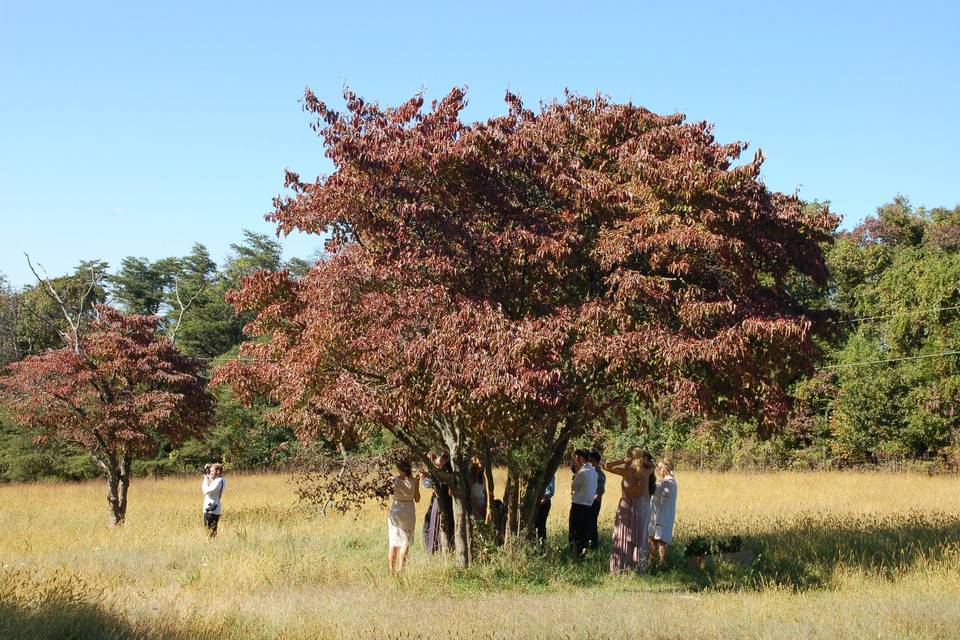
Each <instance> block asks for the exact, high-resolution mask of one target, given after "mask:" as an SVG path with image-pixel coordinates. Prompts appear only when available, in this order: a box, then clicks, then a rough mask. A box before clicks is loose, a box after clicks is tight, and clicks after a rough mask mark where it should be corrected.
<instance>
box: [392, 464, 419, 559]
mask: <svg viewBox="0 0 960 640" xmlns="http://www.w3.org/2000/svg"><path fill="white" fill-rule="evenodd" d="M397 471H398V473H397V475H395V476H394V477H392V478H390V486H391V489H392V493H393V503H392V504H391V505H390V513H389V514H388V515H387V533H388V536H387V537H388V539H389V542H390V551H389V553H388V554H387V564H388V565H389V567H390V574H391V575H396V574H398V573H400V572H401V571H403V565H404V563H406V561H407V552H408V551H409V550H410V544H411V543H412V542H413V528H414V526H416V521H417V514H416V507H414V503H416V502H420V476H414V475H413V469H412V468H411V466H410V463H409V462H408V461H406V460H401V461H400V462H398V463H397Z"/></svg>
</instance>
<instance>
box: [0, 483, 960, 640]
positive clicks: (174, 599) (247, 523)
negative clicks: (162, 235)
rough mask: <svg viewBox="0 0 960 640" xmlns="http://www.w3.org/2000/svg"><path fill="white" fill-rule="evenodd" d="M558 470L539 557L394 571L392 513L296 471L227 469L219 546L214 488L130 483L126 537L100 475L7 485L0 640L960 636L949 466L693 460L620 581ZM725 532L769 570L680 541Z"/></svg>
mask: <svg viewBox="0 0 960 640" xmlns="http://www.w3.org/2000/svg"><path fill="white" fill-rule="evenodd" d="M558 480H559V481H560V482H559V484H560V486H559V487H558V495H559V496H561V497H560V498H559V499H557V500H555V502H554V508H553V512H552V513H551V518H550V527H551V528H552V534H551V541H550V545H549V549H548V550H547V552H546V553H534V552H533V551H531V550H529V549H523V548H519V549H513V550H507V551H504V552H502V553H499V554H497V555H495V556H493V557H491V558H488V559H486V560H485V561H483V562H478V563H476V564H475V565H474V566H473V567H472V568H470V569H469V570H467V571H462V572H461V571H457V570H455V569H453V568H451V567H449V566H448V565H446V564H445V563H444V562H443V561H442V560H439V559H435V558H434V559H432V558H427V557H425V556H424V554H423V553H422V550H421V549H420V548H419V547H417V548H415V549H414V550H413V551H412V554H411V561H410V564H409V566H408V571H407V573H406V575H405V576H404V577H402V578H400V579H392V578H390V577H389V576H388V575H387V572H386V562H385V552H386V528H385V517H386V516H385V509H384V508H383V507H381V506H380V505H375V504H370V505H368V506H367V507H366V508H365V509H364V510H363V511H362V512H360V513H359V514H348V515H345V516H344V515H332V516H323V517H322V516H313V515H311V514H309V513H307V512H305V511H303V510H302V509H301V508H299V507H298V505H297V503H296V500H295V498H294V495H293V485H292V484H291V482H290V480H289V478H287V477H285V476H281V475H262V476H255V475H228V483H229V484H228V489H227V491H226V493H225V495H224V516H223V519H222V521H221V534H220V537H219V538H218V539H217V540H215V541H210V540H208V539H206V538H205V537H204V534H203V531H202V530H201V528H200V500H199V497H200V492H199V484H200V481H199V478H197V479H179V478H178V479H163V480H137V481H136V482H135V483H134V484H133V486H132V488H131V494H130V499H131V504H130V509H129V512H128V523H127V525H126V526H125V527H123V528H121V529H118V530H110V529H109V528H108V527H107V526H106V523H107V509H106V502H105V491H104V487H103V486H102V483H84V484H69V485H68V484H61V485H46V484H35V485H27V486H4V487H0V567H2V568H0V637H2V638H70V637H73V638H114V637H115V638H214V637H216V638H334V637H338V638H343V637H349V638H367V637H370V638H415V637H420V636H424V637H426V636H431V637H442V638H582V637H590V638H622V637H627V636H628V637H637V638H650V639H655V638H738V639H740V640H746V639H750V638H924V639H929V638H957V637H960V479H958V478H956V477H926V476H921V475H907V474H902V475H882V474H868V473H852V472H851V473H830V474H798V473H781V474H758V475H750V474H733V473H729V474H715V473H698V472H684V471H682V470H681V471H680V472H679V473H678V480H679V483H680V497H679V516H678V523H677V527H678V528H677V543H678V544H676V545H675V546H676V547H677V548H676V549H675V551H674V552H673V554H672V555H671V558H670V567H669V568H668V569H667V570H665V571H661V572H659V573H655V574H651V575H646V576H642V577H639V578H637V577H616V578H613V577H610V576H608V575H607V573H606V561H607V552H606V550H605V549H604V550H601V551H599V552H598V553H596V555H595V556H594V557H592V558H590V559H588V560H586V561H584V562H582V563H579V564H577V563H574V562H572V561H571V560H570V558H569V557H568V556H567V554H566V553H565V551H563V546H564V545H563V542H564V539H565V535H566V524H565V517H566V512H567V508H568V504H569V503H568V500H565V499H564V496H565V495H568V486H569V485H568V483H569V474H566V473H561V474H560V476H559V477H558ZM611 484H612V485H614V486H612V487H611V495H608V498H607V500H606V502H605V504H604V509H603V513H602V516H601V525H602V526H603V528H604V529H605V531H606V535H607V537H608V538H609V531H610V528H611V525H612V520H613V510H614V508H615V503H616V494H617V493H618V491H619V489H618V488H617V487H616V486H615V483H611ZM424 505H425V501H424V502H421V504H420V505H418V516H419V515H420V514H422V510H423V508H424ZM711 534H715V535H740V536H742V537H743V539H744V544H745V546H746V547H748V548H750V549H752V550H754V551H755V552H756V553H757V554H758V560H757V562H756V564H755V565H754V566H753V567H751V568H749V569H735V568H731V567H721V568H718V569H716V570H714V571H710V572H708V573H700V572H689V571H687V570H686V568H685V563H684V562H683V558H682V554H681V552H680V551H681V549H682V547H683V545H684V542H685V541H686V540H689V539H690V538H691V537H693V536H696V535H711ZM418 542H419V540H418ZM607 544H609V543H607Z"/></svg>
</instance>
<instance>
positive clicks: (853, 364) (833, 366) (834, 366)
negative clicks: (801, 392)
mask: <svg viewBox="0 0 960 640" xmlns="http://www.w3.org/2000/svg"><path fill="white" fill-rule="evenodd" d="M955 355H960V351H942V352H940V353H927V354H924V355H920V356H904V357H902V358H886V359H883V360H864V361H862V362H845V363H843V364H831V365H827V366H825V367H817V371H821V370H823V369H842V368H845V367H859V366H864V365H870V364H886V363H888V362H903V361H905V360H924V359H926V358H940V357H942V356H955Z"/></svg>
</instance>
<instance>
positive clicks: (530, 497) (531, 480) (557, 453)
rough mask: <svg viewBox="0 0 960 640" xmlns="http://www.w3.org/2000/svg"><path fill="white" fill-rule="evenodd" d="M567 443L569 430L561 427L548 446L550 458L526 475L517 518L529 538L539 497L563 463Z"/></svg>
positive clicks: (533, 534) (538, 504)
mask: <svg viewBox="0 0 960 640" xmlns="http://www.w3.org/2000/svg"><path fill="white" fill-rule="evenodd" d="M569 443H570V433H569V430H567V429H563V430H562V431H561V432H560V435H559V437H558V438H557V439H556V440H555V441H554V442H553V443H552V444H551V446H550V449H551V450H550V458H549V459H548V460H547V463H546V465H544V466H543V467H541V468H539V469H535V470H534V471H533V473H532V474H530V475H529V476H528V477H527V482H526V485H525V486H524V488H523V501H522V502H521V504H520V513H519V518H520V528H521V529H522V530H523V532H524V533H525V534H526V535H527V537H529V538H532V537H534V536H535V535H536V530H535V528H534V525H535V523H536V521H537V511H538V510H539V509H540V498H541V497H542V496H543V492H544V490H545V489H546V488H547V485H548V484H549V483H550V479H551V478H552V477H553V476H554V475H556V473H557V470H558V469H559V468H560V465H561V464H563V456H564V454H565V453H566V450H567V445H568V444H569Z"/></svg>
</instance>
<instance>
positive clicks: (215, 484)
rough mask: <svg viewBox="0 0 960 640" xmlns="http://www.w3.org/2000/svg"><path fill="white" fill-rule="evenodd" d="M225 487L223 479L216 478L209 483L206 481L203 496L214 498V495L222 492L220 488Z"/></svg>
mask: <svg viewBox="0 0 960 640" xmlns="http://www.w3.org/2000/svg"><path fill="white" fill-rule="evenodd" d="M222 486H223V478H214V479H213V480H210V481H209V482H208V481H207V480H206V479H204V481H203V495H205V496H212V495H213V494H215V493H217V492H218V491H220V487H222Z"/></svg>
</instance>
